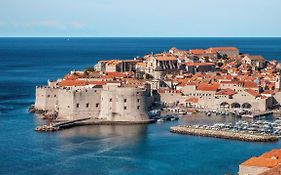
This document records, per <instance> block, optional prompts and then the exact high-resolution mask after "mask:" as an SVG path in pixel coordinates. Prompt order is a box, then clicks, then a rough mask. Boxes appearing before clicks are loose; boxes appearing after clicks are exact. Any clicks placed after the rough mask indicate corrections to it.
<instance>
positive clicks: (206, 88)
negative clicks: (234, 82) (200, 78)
mask: <svg viewBox="0 0 281 175" xmlns="http://www.w3.org/2000/svg"><path fill="white" fill-rule="evenodd" d="M218 88H219V87H218V86H217V85H212V84H209V85H206V84H204V83H200V84H199V85H198V86H197V90H199V91H217V90H218Z"/></svg>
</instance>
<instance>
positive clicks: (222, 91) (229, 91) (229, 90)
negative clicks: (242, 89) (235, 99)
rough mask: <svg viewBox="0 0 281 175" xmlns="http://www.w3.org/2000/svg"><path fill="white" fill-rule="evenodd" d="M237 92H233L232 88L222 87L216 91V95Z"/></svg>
mask: <svg viewBox="0 0 281 175" xmlns="http://www.w3.org/2000/svg"><path fill="white" fill-rule="evenodd" d="M236 93H237V92H235V91H234V90H232V89H229V88H227V89H223V90H220V91H219V92H217V93H216V95H229V96H230V95H234V94H236Z"/></svg>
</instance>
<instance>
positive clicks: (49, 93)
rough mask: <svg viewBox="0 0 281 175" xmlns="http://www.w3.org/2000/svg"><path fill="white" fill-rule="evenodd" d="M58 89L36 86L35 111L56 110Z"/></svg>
mask: <svg viewBox="0 0 281 175" xmlns="http://www.w3.org/2000/svg"><path fill="white" fill-rule="evenodd" d="M58 91H59V88H52V87H48V86H36V97H35V98H36V100H35V109H36V110H56V106H57V104H58Z"/></svg>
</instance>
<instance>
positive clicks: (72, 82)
mask: <svg viewBox="0 0 281 175" xmlns="http://www.w3.org/2000/svg"><path fill="white" fill-rule="evenodd" d="M58 85H59V86H86V85H87V82H86V81H85V80H62V81H61V82H59V83H58Z"/></svg>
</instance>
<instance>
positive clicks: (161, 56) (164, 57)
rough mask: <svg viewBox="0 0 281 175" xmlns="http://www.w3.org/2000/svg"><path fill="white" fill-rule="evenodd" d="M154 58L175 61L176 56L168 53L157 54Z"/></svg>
mask: <svg viewBox="0 0 281 175" xmlns="http://www.w3.org/2000/svg"><path fill="white" fill-rule="evenodd" d="M156 60H158V61H176V60H177V58H176V57H174V56H170V55H159V56H156Z"/></svg>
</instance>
